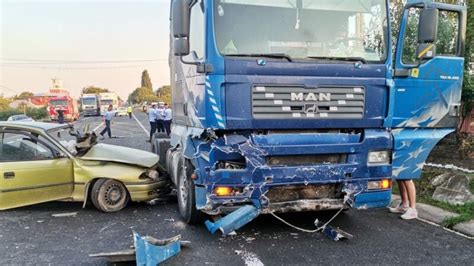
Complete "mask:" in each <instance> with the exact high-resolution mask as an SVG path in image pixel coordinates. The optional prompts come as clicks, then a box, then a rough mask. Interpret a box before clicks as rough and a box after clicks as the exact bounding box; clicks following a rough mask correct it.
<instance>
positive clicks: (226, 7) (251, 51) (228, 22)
mask: <svg viewBox="0 0 474 266" xmlns="http://www.w3.org/2000/svg"><path fill="white" fill-rule="evenodd" d="M214 18H215V35H216V41H217V45H218V49H219V51H220V53H221V54H222V55H227V56H239V55H241V56H252V55H259V56H262V57H263V56H264V55H265V54H268V55H269V57H272V55H275V54H280V55H281V54H284V55H287V56H288V57H289V58H291V59H308V60H318V59H328V60H337V59H338V58H341V59H343V58H346V59H347V58H360V59H362V61H367V62H382V61H385V59H386V52H387V40H386V36H387V34H386V29H387V25H388V22H387V12H386V0H338V1H334V0H218V1H214ZM384 32H385V33H384ZM255 57H257V56H255ZM345 61H351V60H345Z"/></svg>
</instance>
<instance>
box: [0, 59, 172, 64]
mask: <svg viewBox="0 0 474 266" xmlns="http://www.w3.org/2000/svg"><path fill="white" fill-rule="evenodd" d="M0 61H16V62H21V63H31V62H39V63H48V64H50V63H67V64H113V63H146V62H162V61H168V59H160V58H157V59H145V60H45V59H20V58H0Z"/></svg>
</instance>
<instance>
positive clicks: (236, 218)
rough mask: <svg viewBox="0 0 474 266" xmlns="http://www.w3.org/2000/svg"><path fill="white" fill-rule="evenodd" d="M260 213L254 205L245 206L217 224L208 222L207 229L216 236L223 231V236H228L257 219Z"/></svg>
mask: <svg viewBox="0 0 474 266" xmlns="http://www.w3.org/2000/svg"><path fill="white" fill-rule="evenodd" d="M259 214H260V212H259V211H258V209H257V208H256V207H255V206H253V205H245V206H243V207H240V208H238V209H237V210H235V211H233V212H231V213H230V214H228V215H226V216H225V217H223V218H221V219H219V220H218V221H216V222H215V223H213V222H211V221H206V227H207V229H208V230H209V231H210V232H211V233H212V234H214V233H215V232H216V231H217V230H221V232H222V234H223V235H228V234H229V233H231V232H234V231H235V230H237V229H239V228H241V227H242V226H244V225H246V224H248V223H249V222H250V221H252V220H253V219H255V218H256V217H257V216H258V215H259Z"/></svg>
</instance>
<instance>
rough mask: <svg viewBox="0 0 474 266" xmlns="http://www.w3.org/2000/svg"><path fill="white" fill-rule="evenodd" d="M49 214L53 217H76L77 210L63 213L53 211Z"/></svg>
mask: <svg viewBox="0 0 474 266" xmlns="http://www.w3.org/2000/svg"><path fill="white" fill-rule="evenodd" d="M51 216H53V217H56V218H58V217H76V216H77V212H65V213H55V214H52V215H51Z"/></svg>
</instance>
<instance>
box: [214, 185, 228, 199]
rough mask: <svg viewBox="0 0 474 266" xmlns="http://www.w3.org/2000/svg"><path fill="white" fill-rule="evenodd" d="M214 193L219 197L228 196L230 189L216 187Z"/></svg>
mask: <svg viewBox="0 0 474 266" xmlns="http://www.w3.org/2000/svg"><path fill="white" fill-rule="evenodd" d="M214 193H216V195H217V196H219V197H225V196H230V195H231V194H232V188H230V187H216V188H215V189H214Z"/></svg>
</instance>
